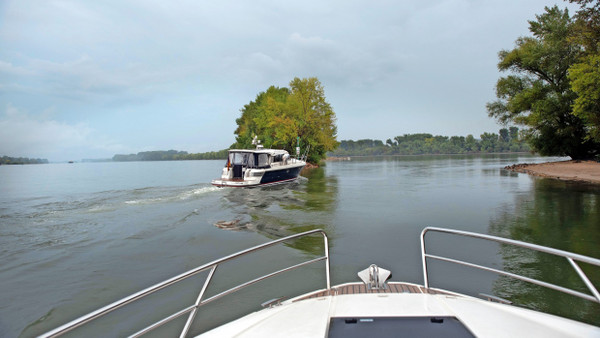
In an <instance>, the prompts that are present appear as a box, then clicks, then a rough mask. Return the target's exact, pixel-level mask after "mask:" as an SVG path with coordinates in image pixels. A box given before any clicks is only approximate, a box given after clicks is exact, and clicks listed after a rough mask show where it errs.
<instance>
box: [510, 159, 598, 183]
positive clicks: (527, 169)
mask: <svg viewBox="0 0 600 338" xmlns="http://www.w3.org/2000/svg"><path fill="white" fill-rule="evenodd" d="M504 169H507V170H511V171H515V172H519V173H526V174H529V175H534V176H540V177H549V178H556V179H560V180H566V181H583V182H590V183H600V163H598V162H595V161H560V162H549V163H539V164H530V163H522V164H514V165H510V166H507V167H505V168H504Z"/></svg>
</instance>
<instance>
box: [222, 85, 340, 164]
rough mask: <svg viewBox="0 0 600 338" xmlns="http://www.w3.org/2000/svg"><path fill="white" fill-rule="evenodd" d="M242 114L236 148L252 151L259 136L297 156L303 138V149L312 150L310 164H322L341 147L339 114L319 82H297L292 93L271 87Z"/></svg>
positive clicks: (246, 106)
mask: <svg viewBox="0 0 600 338" xmlns="http://www.w3.org/2000/svg"><path fill="white" fill-rule="evenodd" d="M241 112H242V116H241V117H240V118H238V119H237V120H236V123H237V124H238V128H237V129H236V130H235V134H236V143H235V144H234V145H233V146H232V147H235V148H252V147H253V146H252V139H253V138H254V136H257V137H258V139H260V140H261V141H262V142H263V144H265V145H266V146H269V147H273V148H282V149H286V150H287V151H289V152H290V153H292V154H294V153H295V148H296V144H297V137H300V142H301V147H302V148H304V149H307V148H308V147H310V152H309V154H308V161H309V162H312V163H318V162H319V161H320V160H321V159H323V158H324V157H325V154H326V153H327V152H328V151H331V150H334V149H335V148H337V146H338V145H339V143H338V142H337V139H336V137H337V127H336V124H335V122H336V118H335V113H334V111H333V109H332V107H331V105H330V104H329V103H328V102H327V100H326V98H325V91H324V89H323V86H322V85H321V83H320V82H319V80H318V79H317V78H314V77H313V78H308V79H300V78H294V80H292V81H291V82H290V88H289V89H288V88H278V87H274V86H271V87H269V89H267V91H266V92H262V93H260V94H258V96H257V97H256V100H255V101H253V102H250V103H248V104H247V105H245V106H244V108H243V109H242V110H241Z"/></svg>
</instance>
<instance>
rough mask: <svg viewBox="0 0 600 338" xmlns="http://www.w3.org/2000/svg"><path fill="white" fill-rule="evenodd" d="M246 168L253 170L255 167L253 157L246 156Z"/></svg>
mask: <svg viewBox="0 0 600 338" xmlns="http://www.w3.org/2000/svg"><path fill="white" fill-rule="evenodd" d="M247 161H248V168H254V167H255V162H256V161H255V160H254V156H252V154H250V155H248V160H247Z"/></svg>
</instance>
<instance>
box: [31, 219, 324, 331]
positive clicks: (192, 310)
mask: <svg viewBox="0 0 600 338" xmlns="http://www.w3.org/2000/svg"><path fill="white" fill-rule="evenodd" d="M314 234H321V235H322V236H323V245H324V253H325V255H324V256H321V257H317V258H314V259H311V260H308V261H304V262H302V263H299V264H296V265H293V266H290V267H287V268H284V269H281V270H278V271H275V272H272V273H269V274H267V275H264V276H262V277H258V278H256V279H253V280H251V281H248V282H245V283H242V284H239V285H237V286H234V287H232V288H230V289H228V290H226V291H223V292H221V293H219V294H216V295H214V296H212V297H210V298H206V299H203V297H204V293H205V291H206V289H207V288H208V286H209V284H210V282H211V280H212V277H213V275H214V273H215V271H216V269H217V267H218V266H219V264H222V263H224V262H227V261H230V260H232V259H235V258H238V257H240V256H244V255H246V254H249V253H252V252H256V251H259V250H262V249H265V248H268V247H271V246H274V245H277V244H279V243H282V242H287V241H290V240H294V239H298V238H300V237H305V236H310V235H314ZM323 260H324V261H325V276H326V280H327V289H330V288H331V284H330V283H331V281H330V275H329V244H328V239H327V234H325V232H324V231H323V230H320V229H317V230H311V231H306V232H303V233H300V234H296V235H292V236H288V237H285V238H281V239H278V240H274V241H271V242H268V243H265V244H261V245H257V246H255V247H252V248H249V249H246V250H243V251H240V252H237V253H234V254H231V255H229V256H226V257H223V258H220V259H217V260H215V261H213V262H210V263H208V264H204V265H202V266H199V267H197V268H195V269H192V270H189V271H187V272H185V273H182V274H180V275H178V276H175V277H173V278H170V279H167V280H165V281H163V282H161V283H158V284H156V285H153V286H151V287H149V288H146V289H144V290H142V291H139V292H137V293H134V294H132V295H131V296H128V297H125V298H123V299H121V300H119V301H116V302H114V303H111V304H109V305H106V306H104V307H102V308H100V309H98V310H96V311H93V312H91V313H89V314H87V315H85V316H82V317H79V318H77V319H75V320H73V321H71V322H69V323H67V324H64V325H62V326H60V327H58V328H56V329H54V330H52V331H49V332H46V333H45V334H43V335H41V336H40V337H58V336H61V335H63V334H65V333H67V332H69V331H71V330H73V329H75V328H77V327H80V326H82V325H84V324H86V323H89V322H91V321H93V320H95V319H97V318H100V317H102V316H104V315H106V314H108V313H110V312H112V311H114V310H116V309H118V308H121V307H123V306H125V305H127V304H130V303H132V302H135V301H137V300H139V299H142V298H144V297H146V296H148V295H151V294H153V293H155V292H157V291H159V290H162V289H164V288H166V287H169V286H171V285H173V284H176V283H178V282H181V281H183V280H185V279H187V278H189V277H192V276H194V275H197V274H198V273H200V272H203V271H206V270H209V269H210V271H209V273H208V276H207V278H206V280H205V282H204V285H203V286H202V290H201V291H200V293H199V295H198V298H197V299H196V301H195V303H194V304H192V305H190V306H187V307H185V308H183V309H181V310H180V311H178V312H176V313H174V314H172V315H170V316H168V317H165V318H163V319H161V320H159V321H158V322H155V323H154V324H152V325H150V326H148V327H146V328H144V329H142V330H140V331H138V332H136V333H134V334H132V335H131V336H130V337H139V336H141V335H143V334H145V333H148V332H150V331H152V330H154V329H156V328H158V327H160V326H162V325H164V324H166V323H168V322H170V321H172V320H174V319H176V318H179V317H181V316H183V315H185V314H189V315H188V319H187V321H186V323H185V326H184V327H183V330H182V331H181V334H180V337H185V336H186V335H187V333H188V331H189V329H190V327H191V325H192V322H193V321H194V318H195V316H196V313H197V311H198V309H199V308H200V307H201V306H203V305H206V304H207V303H210V302H212V301H214V300H217V299H219V298H221V297H223V296H226V295H228V294H231V293H233V292H236V291H238V290H240V289H243V288H245V287H247V286H250V285H252V284H255V283H258V282H260V281H262V280H265V279H267V278H270V277H273V276H276V275H279V274H281V273H283V272H287V271H290V270H294V269H297V268H300V267H302V266H305V265H308V264H312V263H316V262H320V261H323Z"/></svg>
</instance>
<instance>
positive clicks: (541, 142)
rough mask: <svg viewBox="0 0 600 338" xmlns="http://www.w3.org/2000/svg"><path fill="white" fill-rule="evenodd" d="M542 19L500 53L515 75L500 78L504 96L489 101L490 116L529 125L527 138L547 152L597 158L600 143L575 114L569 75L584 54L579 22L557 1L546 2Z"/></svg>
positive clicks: (499, 89) (503, 64) (499, 90)
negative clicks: (576, 31) (576, 28)
mask: <svg viewBox="0 0 600 338" xmlns="http://www.w3.org/2000/svg"><path fill="white" fill-rule="evenodd" d="M536 19H537V20H536V21H530V22H529V30H530V31H531V33H532V34H533V36H531V37H521V38H519V39H517V41H516V47H515V48H514V49H512V50H510V51H507V50H503V51H501V52H500V53H499V58H500V62H499V63H498V68H499V69H500V70H501V71H510V72H511V73H512V74H511V75H508V76H506V77H502V78H500V79H499V80H498V82H497V84H496V96H497V97H498V99H499V100H497V101H495V102H491V103H488V104H487V110H488V113H489V116H490V117H495V118H496V119H498V121H500V122H501V123H508V122H513V123H516V124H519V125H524V126H526V127H529V128H530V129H528V130H527V131H526V136H527V140H528V142H529V144H530V146H531V147H532V149H533V150H534V151H536V152H538V153H540V154H541V155H558V156H565V155H566V156H570V157H571V158H573V159H583V158H590V157H593V156H594V155H595V154H596V153H597V152H598V144H597V143H595V142H593V141H592V140H590V139H589V137H587V136H588V133H587V131H588V128H587V127H586V125H585V123H584V121H583V120H582V119H581V118H580V117H579V116H576V115H574V114H572V106H573V104H574V101H575V99H576V98H577V94H576V93H575V92H573V90H572V89H571V84H570V81H569V77H568V76H567V75H568V70H569V68H570V67H571V66H572V65H573V64H574V63H575V62H576V61H577V60H579V58H580V57H581V55H582V47H581V46H580V45H578V44H577V43H575V42H573V40H572V39H570V38H569V37H570V35H569V34H570V32H571V30H572V27H573V25H574V21H573V19H572V18H571V17H570V16H569V13H568V11H567V10H566V9H565V10H560V9H559V8H558V7H557V6H554V7H552V8H548V7H546V9H545V13H543V14H541V15H537V16H536Z"/></svg>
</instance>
